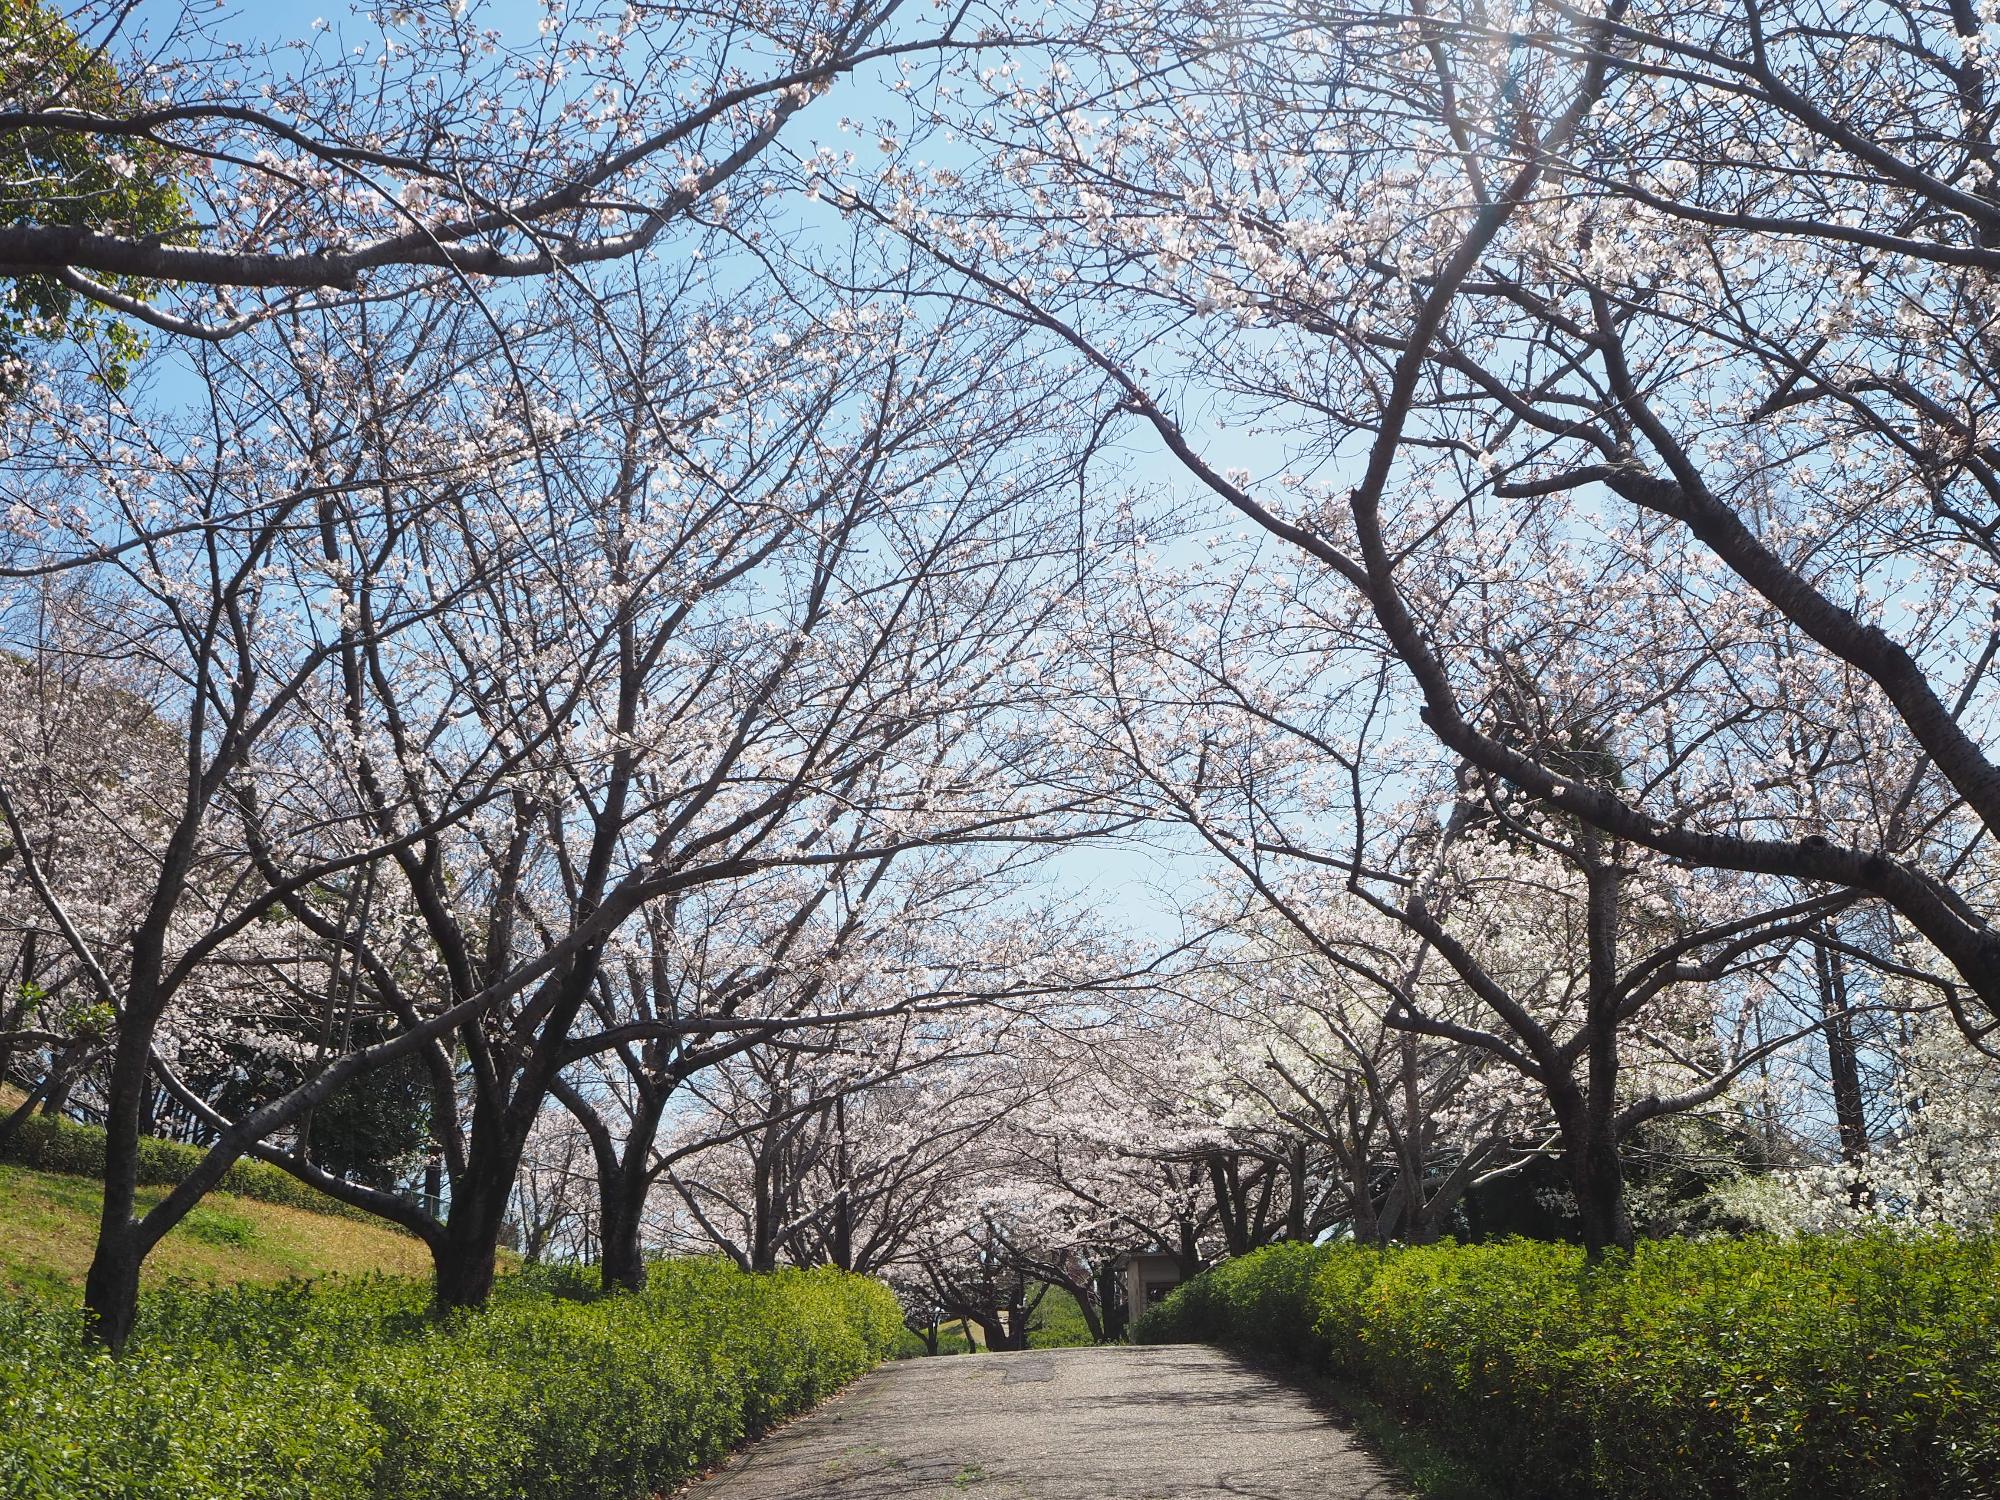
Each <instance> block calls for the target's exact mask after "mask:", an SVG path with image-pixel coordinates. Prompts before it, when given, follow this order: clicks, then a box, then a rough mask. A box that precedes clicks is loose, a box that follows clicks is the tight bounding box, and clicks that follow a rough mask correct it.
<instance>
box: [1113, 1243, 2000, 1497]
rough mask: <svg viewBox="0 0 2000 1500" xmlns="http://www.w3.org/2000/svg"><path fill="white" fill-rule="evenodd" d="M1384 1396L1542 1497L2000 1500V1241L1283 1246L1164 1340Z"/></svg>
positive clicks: (1162, 1311)
mask: <svg viewBox="0 0 2000 1500" xmlns="http://www.w3.org/2000/svg"><path fill="white" fill-rule="evenodd" d="M1134 1337H1136V1338H1138V1339H1139V1340H1141V1341H1151V1342H1161V1341H1167V1340H1172V1339H1202V1340H1207V1341H1211V1342H1216V1343H1226V1344H1234V1345H1237V1346H1240V1347H1243V1348H1246V1349H1250V1350H1253V1351H1268V1352H1271V1353H1274V1354H1279V1355H1283V1356H1286V1357H1290V1358H1295V1359H1297V1358H1303V1359H1304V1360H1305V1362H1307V1363H1309V1364H1312V1365H1314V1366H1316V1367H1318V1368H1321V1369H1325V1370H1328V1371H1330V1372H1332V1373H1334V1374H1336V1375H1339V1376H1341V1377H1343V1378H1346V1379H1349V1380H1353V1381H1356V1382H1358V1383H1361V1384H1362V1385H1363V1386H1365V1388H1366V1389H1367V1390H1368V1391H1369V1392H1370V1393H1371V1394H1372V1395H1374V1396H1375V1397H1376V1398H1377V1399H1379V1400H1380V1401H1382V1402H1383V1403H1384V1404H1386V1405H1387V1406H1389V1407H1391V1408H1392V1409H1394V1410H1396V1411H1398V1412H1400V1413H1401V1414H1402V1415H1404V1416H1405V1417H1407V1418H1411V1419H1415V1420H1418V1421H1422V1422H1423V1423H1425V1424H1426V1427H1427V1430H1428V1432H1429V1433H1430V1435H1431V1436H1433V1437H1434V1438H1436V1439H1437V1440H1438V1441H1440V1442H1442V1443H1444V1444H1446V1445H1448V1446H1449V1447H1450V1448H1452V1449H1454V1450H1455V1451H1457V1452H1458V1453H1459V1454H1461V1455H1462V1456H1463V1457H1464V1458H1466V1459H1467V1460H1468V1461H1469V1462H1471V1463H1473V1464H1475V1465H1476V1466H1477V1467H1478V1468H1479V1469H1480V1470H1481V1471H1482V1472H1483V1473H1484V1474H1485V1475H1486V1476H1487V1477H1488V1478H1489V1479H1490V1481H1491V1482H1492V1483H1494V1484H1495V1485H1496V1486H1497V1487H1498V1488H1499V1489H1501V1490H1502V1491H1503V1492H1504V1493H1506V1494H1509V1495H1516V1496H1522V1497H1541V1496H1550V1497H1554V1496H1565V1497H1574V1496H1583V1495H1601V1496H1607V1497H1619V1500H1625V1497H1631V1500H1670V1497H1671V1500H1687V1497H1699V1496H1717V1497H1731V1500H1738V1497H1740V1500H1780V1497H1796V1500H1807V1497H1818V1496H1825V1495H1839V1496H1841V1497H1843V1500H1931V1497H1937V1500H1945V1497H1951V1500H1994V1497H2000V1241H1996V1240H1995V1239H1993V1238H1992V1237H1965V1238H1961V1237H1954V1236H1950V1235H1943V1234H1936V1235H1892V1234H1887V1233H1883V1234H1874V1235H1868V1236H1859V1237H1831V1236H1829V1237H1822V1238H1812V1237H1808V1238H1801V1239H1796V1240H1774V1239H1743V1240H1709V1241H1689V1240H1667V1241H1658V1242H1647V1243H1642V1244H1641V1245H1640V1246H1639V1248H1638V1250H1637V1251H1636V1252H1635V1253H1634V1254H1633V1255H1632V1256H1630V1257H1629V1258H1627V1257H1622V1256H1615V1255H1614V1256H1610V1257H1607V1258H1606V1259H1605V1260H1604V1261H1603V1262H1602V1263H1600V1264H1598V1265H1595V1266H1592V1265H1590V1264H1588V1263H1586V1262H1585V1260H1584V1257H1583V1254H1582V1252H1581V1251H1579V1250H1576V1249H1574V1248H1572V1247H1570V1246H1565V1245H1550V1244H1539V1243H1534V1242H1530V1241H1525V1240H1514V1241H1508V1242H1505V1243H1501V1244H1493V1245H1476V1246H1456V1245H1438V1246H1429V1247H1424V1248H1418V1249H1403V1250H1388V1251H1378V1250H1368V1249H1361V1248H1357V1247H1354V1246H1351V1245H1338V1246H1326V1247H1322V1248H1317V1249H1308V1248H1304V1247H1300V1246H1279V1247H1275V1248H1273V1249H1270V1250H1263V1251H1259V1252H1257V1253H1256V1254H1254V1255H1250V1256H1246V1257H1244V1258H1243V1259H1241V1260H1237V1261H1232V1262H1229V1263H1226V1264H1224V1265H1222V1266H1220V1267H1218V1268H1217V1269H1215V1270H1214V1271H1211V1272H1209V1273H1208V1274H1207V1275H1205V1276H1203V1277H1201V1278H1199V1279H1198V1280H1196V1281H1194V1282H1191V1283H1189V1284H1188V1285H1186V1286H1184V1287H1182V1288H1181V1289H1180V1290H1178V1291H1177V1292H1175V1294H1174V1295H1173V1296H1172V1297H1170V1298H1169V1299H1168V1300H1167V1301H1166V1302H1165V1303H1164V1304H1162V1305H1161V1306H1160V1307H1158V1308H1156V1309H1153V1310H1151V1311H1149V1312H1148V1313H1147V1314H1146V1315H1145V1317H1143V1318H1141V1319H1140V1320H1139V1323H1138V1325H1137V1326H1136V1327H1135V1329H1134Z"/></svg>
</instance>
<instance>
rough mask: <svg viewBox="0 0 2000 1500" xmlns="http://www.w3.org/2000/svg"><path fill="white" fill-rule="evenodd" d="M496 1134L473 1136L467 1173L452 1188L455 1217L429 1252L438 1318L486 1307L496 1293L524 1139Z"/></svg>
mask: <svg viewBox="0 0 2000 1500" xmlns="http://www.w3.org/2000/svg"><path fill="white" fill-rule="evenodd" d="M517 1134H518V1133H516V1132H512V1131H508V1132H506V1135H507V1136H508V1137H510V1138H508V1139H501V1138H499V1137H501V1135H502V1131H501V1130H495V1131H494V1132H493V1134H492V1136H491V1137H489V1138H488V1139H487V1140H484V1141H479V1140H477V1137H476V1136H475V1142H476V1144H475V1145H474V1148H473V1152H472V1154H471V1156H470V1158H469V1159H468V1160H467V1162H466V1165H465V1171H464V1172H463V1173H462V1174H460V1176H459V1177H458V1179H457V1180H456V1181H454V1182H453V1183H452V1185H451V1214H450V1216H449V1217H448V1218H447V1219H446V1220H445V1225H444V1233H443V1235H441V1236H440V1237H439V1239H438V1241H437V1243H436V1244H434V1245H433V1246H432V1247H431V1265H432V1268H433V1271H434V1272H435V1276H436V1284H435V1286H434V1287H433V1289H432V1301H433V1303H434V1304H435V1306H436V1308H437V1310H438V1311H439V1312H444V1311H446V1310H448V1309H450V1308H455V1307H482V1306H484V1305H485V1303H486V1299H487V1297H488V1296H490V1295H491V1294H492V1291H493V1277H494V1274H495V1271H496V1269H497V1267H498V1263H499V1258H500V1238H501V1236H502V1235H503V1234H504V1233H505V1232H506V1227H507V1202H508V1199H509V1197H510V1196H511V1195H512V1192H513V1187H514V1173H515V1172H516V1171H517V1170H518V1169H519V1167H520V1164H521V1147H522V1145H523V1143H524V1142H523V1139H521V1138H511V1137H517Z"/></svg>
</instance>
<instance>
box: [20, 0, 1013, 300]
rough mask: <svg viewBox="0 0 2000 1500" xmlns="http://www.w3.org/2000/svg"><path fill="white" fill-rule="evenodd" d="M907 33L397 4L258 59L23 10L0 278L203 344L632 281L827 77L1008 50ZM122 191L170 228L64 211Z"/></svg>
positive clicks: (726, 196) (910, 26)
mask: <svg viewBox="0 0 2000 1500" xmlns="http://www.w3.org/2000/svg"><path fill="white" fill-rule="evenodd" d="M909 9H910V8H909V7H906V6H904V5H903V4H902V3H901V0H886V3H880V4H856V5H849V4H844V3H830V4H829V3H820V0H802V3H798V4H778V5H760V6H734V7H725V8H723V9H721V10H717V9H713V8H709V7H703V6H696V5H683V4H675V3H666V0H647V3H644V4H638V5H626V4H616V5H611V4H584V5H566V6H547V7H540V8H539V9H538V11H530V12H528V13H526V14H525V15H524V14H523V13H521V12H519V11H510V10H509V9H508V8H506V7H502V6H499V5H493V4H478V5H462V4H454V5H431V4H416V5H396V6H386V7H376V8H372V9H357V10H355V11H353V12H351V13H349V14H347V15H345V16H337V17H336V18H335V19H334V20H333V21H332V22H331V23H329V22H327V21H326V20H317V21H315V22H313V23H312V26H311V28H310V30H309V31H306V32H305V33H304V34H303V35H284V34H279V35H276V36H270V35H259V34H258V33H257V32H255V31H254V30H253V31H250V32H248V34H246V32H245V28H243V27H242V26H241V24H240V18H239V19H237V20H234V21H233V20H232V19H231V18H227V17H219V16H216V15H214V14H212V13H211V12H212V8H211V7H207V6H198V5H195V4H181V5H170V6H166V7H162V8H159V9H158V10H153V9H142V8H140V7H138V6H135V5H133V4H131V3H130V0H89V3H85V4H83V5H81V6H78V7H75V8H73V9H72V10H71V11H70V12H69V13H68V14H67V15H66V16H60V17H59V16H57V15H55V14H54V13H52V12H45V11H42V10H40V9H39V8H31V11H30V15H31V18H37V24H36V25H24V26H23V28H22V37H21V41H20V44H19V45H18V46H17V47H16V48H15V56H14V57H13V58H12V59H11V60H10V64H9V67H8V69H7V71H6V73H5V75H4V83H5V94H4V97H0V141H15V142H25V143H36V142H40V143H44V147H43V148H38V160H39V162H40V163H41V167H42V171H41V174H40V177H39V180H38V181H37V183H36V190H35V192H34V193H33V194H32V195H30V196H28V197H26V198H25V199H22V200H21V201H19V202H11V200H10V204H11V211H10V213H9V215H8V221H7V223H6V224H5V226H4V227H0V271H4V272H5V273H6V274H9V275H13V276H18V277H26V278H29V282H30V283H31V284H40V283H48V284H51V285H52V286H54V287H56V288H58V289H60V291H61V292H62V294H64V295H68V296H75V297H80V298H83V299H87V300H88V301H90V302H94V303H96V304H99V305H101V306H103V307H105V308H108V309H112V310H115V311H117V312H119V313H122V314H124V315H127V316H129V317H131V318H134V319H136V320H138V321H140V322H142V323H144V324H148V325H150V326H152V327H154V328H159V329H164V330H167V331H169V332H171V333H174V334H177V335H184V336H192V337H196V338H209V339H215V338H224V337H228V336H230V335H232V334H234V333H237V332H240V331H242V330H243V329H245V328H247V327H250V326H252V325H254V324H255V323H257V322H259V321H261V320H263V319H267V318H271V317H276V316H287V315H292V314H295V313H297V312H299V311H300V310H301V309H302V308H311V307H316V306H317V307H324V306H327V305H329V304H332V303H338V302H355V301H368V300H377V301H379V300H381V299H383V298H386V297H394V296H404V295H425V296H428V295H435V294H440V293H442V294H445V295H450V294H452V293H453V292H454V291H458V290H463V289H468V288H470V289H477V288H479V287H490V286H491V285H493V284H494V283H496V282H504V281H507V280H510V279H520V278H541V277H548V276H564V277H567V276H572V275H574V274H575V272H576V271H577V269H578V268H583V267H588V266H590V265H592V264H600V263H605V262H613V261H619V260H627V259H631V258H634V257H639V256H643V255H644V254H645V253H647V252H648V251H650V250H654V249H664V248H667V247H669V246H670V245H672V244H673V243H674V238H675V234H676V231H677V230H678V229H679V228H681V227H682V226H683V225H684V224H685V223H687V222H688V221H690V220H708V221H714V222H725V221H730V220H732V219H734V220H737V221H747V220H749V219H751V218H754V217H755V214H756V211H757V208H758V205H759V204H760V202H761V201H762V199H763V198H764V196H765V194H766V192H767V191H768V190H769V189H770V187H771V186H772V181H773V173H772V172H771V171H770V169H769V168H768V166H767V158H768V157H769V156H771V155H772V154H773V153H772V148H773V146H774V144H775V143H776V142H777V141H778V139H779V138H780V135H781V134H782V133H783V132H784V131H785V129H786V127H787V125H788V123H789V122H790V121H791V120H792V118H793V116H795V115H796V114H798V113H799V112H800V111H801V110H802V109H804V108H806V107H807V106H808V105H809V104H811V103H812V102H813V101H814V100H815V99H817V98H819V97H821V96H822V95H824V94H826V93H827V92H828V91H829V90H830V89H832V88H834V87H835V85H837V84H838V83H839V82H840V81H841V80H843V79H844V78H846V77H848V76H850V75H852V74H855V73H856V72H857V71H865V72H871V73H872V72H873V71H877V70H880V71H884V72H887V73H889V74H891V75H893V74H894V73H895V72H896V71H897V70H898V69H899V68H901V67H904V66H908V65H912V64H921V63H922V62H924V61H925V60H927V59H935V58H937V57H940V56H949V55H952V54H954V53H956V52H958V51H961V50H965V49H977V48H979V47H981V46H984V45H990V44H992V43H993V42H995V41H997V40H1000V39H1003V38H1005V37H1006V36H1007V35H1008V34H1009V29H1010V28H1009V23H1008V18H1007V17H1006V16H1005V15H1004V13H1002V12H999V11H993V12H986V11H982V10H979V9H976V8H973V7H959V8H955V9H954V10H952V11H950V12H948V13H944V12H941V13H939V14H938V15H937V16H935V17H924V18H918V17H917V16H915V15H914V14H906V11H908V10H909ZM530 23H532V27H533V29H532V30H529V24H530ZM11 24H12V23H10V25H11ZM58 30H59V31H60V35H57V34H56V33H57V31H58ZM44 31H47V32H49V33H50V36H49V37H47V38H44V37H43V36H42V35H41V33H42V32H44ZM79 57H82V58H84V59H85V60H86V61H88V63H89V64H90V67H89V68H83V67H80V66H79V65H78V58H79ZM93 69H94V70H96V71H92V70H93ZM99 72H103V73H108V74H110V75H112V76H114V77H115V78H116V79H117V80H118V83H117V86H115V87H109V86H97V87H91V86H90V82H91V80H92V79H94V78H96V77H97V74H98V73H99ZM66 141H70V142H74V143H76V144H75V145H74V146H73V147H66V146H65V145H64V144H63V143H64V142H66ZM119 174H123V175H124V176H125V177H132V176H134V175H140V174H143V175H147V176H150V177H152V178H156V179H162V180H164V181H165V182H166V183H168V184H170V185H171V188H170V191H171V192H172V193H173V194H175V195H177V196H178V197H179V198H180V199H182V200H184V211H183V212H179V213H176V214H174V215H172V216H171V217H170V218H168V219H165V220H162V219H161V217H160V216H159V215H157V214H153V215H151V216H148V215H145V214H135V213H128V214H125V215H123V216H120V215H117V214H110V215H107V214H105V213H103V212H99V213H97V214H96V215H94V216H93V215H90V214H79V213H77V212H75V211H74V210H75V209H76V207H77V205H79V204H83V205H86V206H87V205H89V204H91V203H92V202H93V201H96V200H100V199H102V198H103V196H104V192H105V185H104V182H103V180H102V179H105V178H107V177H109V178H112V179H113V180H114V182H115V179H116V178H117V176H118V175H119ZM746 228H747V224H746ZM145 288H151V289H152V294H151V295H146V294H145V292H144V291H143V290H142V289H145Z"/></svg>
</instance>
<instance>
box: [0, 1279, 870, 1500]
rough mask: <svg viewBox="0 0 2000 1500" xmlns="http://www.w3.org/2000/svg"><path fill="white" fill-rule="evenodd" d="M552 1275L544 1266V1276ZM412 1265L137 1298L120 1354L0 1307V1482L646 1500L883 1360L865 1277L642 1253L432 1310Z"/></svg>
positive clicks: (215, 1493)
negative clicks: (618, 1274)
mask: <svg viewBox="0 0 2000 1500" xmlns="http://www.w3.org/2000/svg"><path fill="white" fill-rule="evenodd" d="M544 1280H548V1281H550V1282H551V1283H557V1284H554V1285H547V1286H545V1285H543V1284H541V1283H542V1282H543V1281H544ZM427 1297H428V1289H427V1287H426V1286H425V1285H424V1284H423V1283H421V1282H415V1281H396V1280H387V1279H380V1278H370V1279H363V1280H356V1281H349V1282H316V1283H311V1284H306V1283H298V1282H294V1283H288V1284H286V1285H283V1286H277V1287H240V1288H231V1289H228V1290H223V1291H196V1290H192V1289H187V1288H176V1289H174V1290H171V1291H168V1292H165V1293H161V1294H157V1295H155V1296H152V1297H150V1298H149V1299H148V1302H147V1305H146V1308H145V1311H144V1313H143V1314H142V1321H141V1324H140V1327H139V1329H138V1331H137V1333H136V1335H135V1338H134V1342H133V1345H132V1348H131V1349H130V1350H129V1351H128V1354H127V1357H126V1358H124V1359H123V1360H119V1361H113V1360H110V1359H108V1358H106V1357H103V1356H97V1355H89V1354H86V1353H84V1352H83V1350H82V1349H81V1347H80V1344H79V1342H78V1329H77V1314H76V1312H75V1310H74V1309H72V1308H69V1307H60V1308H59V1307H56V1306H53V1305H50V1304H47V1303H36V1302H32V1301H27V1300H20V1301H13V1302H9V1303H0V1348H4V1349H5V1350H6V1353H5V1354H4V1356H0V1494H4V1495H7V1496H9V1497H21V1500H31V1497H32V1500H43V1497H47V1500H57V1497H60V1500H112V1497H117V1500H140V1497H154V1496H157V1497H161V1500H165V1497H168V1496H175V1497H183V1496H184V1497H189V1500H223V1497H230V1500H235V1497H243V1500H364V1497H367V1500H374V1497H378V1496H379V1497H383V1500H627V1497H630V1500H638V1497H642V1496H649V1495H654V1494H657V1493H660V1492H662V1491H665V1490H670V1489H672V1488H673V1487H674V1486H675V1485H676V1484H677V1483H678V1482H679V1481H681V1480H682V1479H685V1478H686V1477H687V1476H688V1475H689V1474H691V1473H694V1472H696V1471H697V1470H699V1469H700V1468H701V1467H703V1466H705V1465H707V1464H709V1463H711V1462H713V1461H714V1460H715V1459H717V1458H719V1457H720V1456H721V1455H722V1454H724V1453H726V1452H727V1451H728V1450H729V1449H730V1448H731V1447H733V1446H734V1445H735V1444H737V1443H739V1442H741V1441H742V1440H743V1439H744V1438H745V1437H747V1436H750V1435H753V1434H755V1433H757V1432H759V1431H761V1430H763V1429H764V1428H766V1427H768V1426H769V1425H770V1424H772V1423H773V1422H776V1421H778V1420H779V1419H780V1418H782V1417H785V1416H788V1415H790V1414H791V1413H793V1412H796V1411H799V1410H802V1409H803V1408H805V1407H806V1406H809V1405H811V1404H812V1403H813V1402H814V1401H817V1400H818V1399H819V1398H820V1397H822V1396H824V1395H826V1394H827V1393H828V1392H830V1391H832V1390H834V1389H836V1388H837V1387H839V1386H840V1385H842V1384H844V1383H845V1382H847V1381H849V1380H851V1379H853V1378H854V1377H855V1376H856V1375H859V1374H860V1373H862V1372H863V1371H864V1370H866V1369H868V1368H869V1367H870V1366H872V1365H873V1364H874V1363H875V1362H876V1361H877V1360H879V1359H880V1358H881V1357H882V1356H883V1354H884V1353H885V1352H886V1350H887V1349H888V1348H889V1346H890V1345H891V1343H892V1342H893V1341H894V1338H895V1335H896V1333H897V1331H898V1330H899V1329H900V1328H901V1327H902V1315H901V1313H900V1311H899V1310H898V1308H897V1305H896V1300H895V1298H894V1296H893V1295H892V1294H891V1293H890V1292H889V1291H888V1289H887V1288H886V1287H884V1286H882V1285H881V1284H880V1283H879V1282H875V1281H871V1280H868V1279H866V1278H863V1277H858V1276H849V1275H845V1274H843V1273H841V1272H837V1271H831V1270H817V1271H778V1272H774V1273H771V1274H769V1275H762V1276H752V1275H747V1274H745V1273H743V1272H741V1271H738V1270H737V1269H736V1268H735V1267H734V1266H732V1265H730V1264H728V1263H727V1262H723V1261H717V1260H700V1261H673V1262H667V1263H663V1264H661V1265H658V1266H656V1267H654V1269H653V1272H652V1276H651V1281H650V1284H649V1286H648V1288H647V1290H646V1291H645V1292H644V1293H642V1294H640V1295H637V1296H622V1295H621V1296H609V1297H596V1296H588V1295H585V1294H584V1293H583V1289H582V1288H581V1287H580V1286H578V1285H576V1284H575V1283H574V1282H572V1281H569V1280H567V1279H565V1278H560V1277H551V1278H541V1277H534V1278H528V1277H510V1278H507V1279H505V1280H504V1281H503V1282H502V1284H501V1286H500V1288H499V1289H498V1290H497V1291H496V1293H495V1295H494V1298H493V1301H492V1303H491V1304H490V1305H489V1306H488V1307H486V1308H485V1309H483V1310H481V1311H479V1312H475V1313H461V1314H456V1315H454V1316H452V1317H451V1318H449V1319H447V1320H445V1321H442V1322H437V1321H433V1320H432V1319H431V1318H430V1317H429V1316H428V1315H427V1311H426V1302H427Z"/></svg>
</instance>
